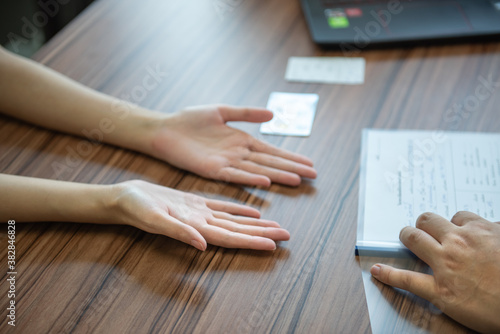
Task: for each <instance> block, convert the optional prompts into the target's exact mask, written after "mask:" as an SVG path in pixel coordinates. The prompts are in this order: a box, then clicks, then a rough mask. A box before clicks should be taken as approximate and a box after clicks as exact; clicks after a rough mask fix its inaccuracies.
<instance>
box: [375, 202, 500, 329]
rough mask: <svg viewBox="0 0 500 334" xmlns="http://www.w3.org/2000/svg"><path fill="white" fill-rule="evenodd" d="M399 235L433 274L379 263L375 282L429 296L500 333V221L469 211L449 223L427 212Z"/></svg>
mask: <svg viewBox="0 0 500 334" xmlns="http://www.w3.org/2000/svg"><path fill="white" fill-rule="evenodd" d="M400 239H401V242H402V243H403V244H404V245H405V246H406V247H408V249H410V250H411V251H412V252H413V253H414V254H415V255H417V256H418V257H419V258H421V259H422V260H423V261H424V262H425V263H427V264H428V265H429V266H430V267H431V268H432V270H433V275H427V274H423V273H417V272H413V271H408V270H400V269H396V268H393V267H391V266H387V265H383V264H376V265H374V266H373V267H372V268H371V270H370V272H371V274H372V275H373V276H374V277H375V278H376V279H377V280H379V281H381V282H382V283H385V284H388V285H391V286H394V287H396V288H400V289H404V290H407V291H410V292H412V293H414V294H416V295H417V296H420V297H422V298H425V299H426V300H428V301H430V302H431V303H433V304H434V305H435V306H437V307H438V308H440V309H441V310H442V311H443V312H444V313H445V314H447V315H448V316H450V317H451V318H453V319H455V320H456V321H458V322H460V323H462V324H463V325H465V326H468V327H470V328H472V329H474V330H476V331H479V332H484V333H499V332H500V283H499V282H500V223H498V222H497V223H494V222H490V221H488V220H486V219H484V218H482V217H480V216H478V215H476V214H474V213H471V212H465V211H463V212H458V213H457V214H456V215H455V216H454V217H453V218H452V219H451V221H448V220H447V219H445V218H443V217H441V216H439V215H436V214H433V213H425V214H422V215H421V216H420V217H419V218H418V220H417V222H416V227H410V226H408V227H405V228H404V229H403V230H401V233H400Z"/></svg>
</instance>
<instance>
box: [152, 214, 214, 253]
mask: <svg viewBox="0 0 500 334" xmlns="http://www.w3.org/2000/svg"><path fill="white" fill-rule="evenodd" d="M163 218H164V221H162V222H160V224H159V228H158V229H157V233H158V234H163V235H166V236H168V237H171V238H174V239H176V240H179V241H182V242H184V243H186V244H188V245H191V246H193V247H194V248H196V249H199V250H201V251H205V250H206V249H207V241H206V240H205V238H203V236H202V235H201V234H200V232H198V231H197V230H196V229H195V228H194V227H192V226H189V225H186V224H184V223H182V222H181V221H180V220H177V219H175V218H174V217H172V216H166V217H163Z"/></svg>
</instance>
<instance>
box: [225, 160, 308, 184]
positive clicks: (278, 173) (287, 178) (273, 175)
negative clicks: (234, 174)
mask: <svg viewBox="0 0 500 334" xmlns="http://www.w3.org/2000/svg"><path fill="white" fill-rule="evenodd" d="M235 167H237V168H239V169H241V170H244V171H247V172H249V173H252V174H258V175H265V176H267V177H268V178H269V179H270V180H271V181H272V182H275V183H281V184H286V185H289V186H298V185H299V184H300V182H301V179H300V176H299V175H297V174H294V173H290V172H287V171H282V170H279V169H275V168H271V167H266V166H261V165H258V164H256V163H254V162H252V161H248V160H245V161H241V162H239V163H238V164H237V165H236V166H235Z"/></svg>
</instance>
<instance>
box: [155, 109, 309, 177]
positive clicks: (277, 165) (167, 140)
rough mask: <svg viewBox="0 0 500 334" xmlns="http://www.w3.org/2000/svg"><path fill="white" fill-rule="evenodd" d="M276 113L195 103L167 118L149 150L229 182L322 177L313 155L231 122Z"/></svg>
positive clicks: (264, 118) (263, 118)
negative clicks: (286, 147) (257, 136)
mask: <svg viewBox="0 0 500 334" xmlns="http://www.w3.org/2000/svg"><path fill="white" fill-rule="evenodd" d="M272 117H273V114H272V112H271V111H269V110H266V109H257V108H236V107H229V106H204V107H194V108H190V109H187V110H183V111H181V112H178V113H175V114H173V115H171V116H169V117H168V118H166V119H165V120H164V121H163V124H161V126H160V127H159V129H157V130H156V131H155V133H153V135H152V137H153V140H152V141H153V143H152V149H151V150H152V152H146V153H150V154H151V155H153V156H155V157H157V158H159V159H162V160H165V161H167V162H169V163H170V164H172V165H174V166H176V167H179V168H182V169H186V170H188V171H191V172H193V173H196V174H198V175H201V176H203V177H206V178H210V179H216V180H223V181H226V182H235V183H243V184H248V185H260V186H269V185H270V184H271V182H276V183H282V184H286V185H290V186H297V185H299V184H300V182H301V177H307V178H316V171H315V170H314V168H312V166H313V163H312V162H311V160H309V159H308V158H306V157H304V156H302V155H300V154H295V153H292V152H289V151H287V150H283V149H280V148H277V147H274V146H272V145H270V144H266V143H264V142H262V141H260V140H257V139H255V138H254V137H252V136H250V135H249V134H247V133H245V132H243V131H240V130H238V129H235V128H232V127H230V126H227V125H226V122H229V121H245V122H255V123H262V122H266V121H269V120H271V119H272Z"/></svg>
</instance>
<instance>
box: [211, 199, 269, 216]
mask: <svg viewBox="0 0 500 334" xmlns="http://www.w3.org/2000/svg"><path fill="white" fill-rule="evenodd" d="M205 203H206V204H207V206H208V207H209V208H210V209H212V210H214V211H219V212H220V213H226V214H232V215H238V216H247V217H253V218H260V212H259V210H257V209H254V208H252V207H250V206H247V205H242V204H238V203H232V202H227V201H219V200H216V199H205Z"/></svg>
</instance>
